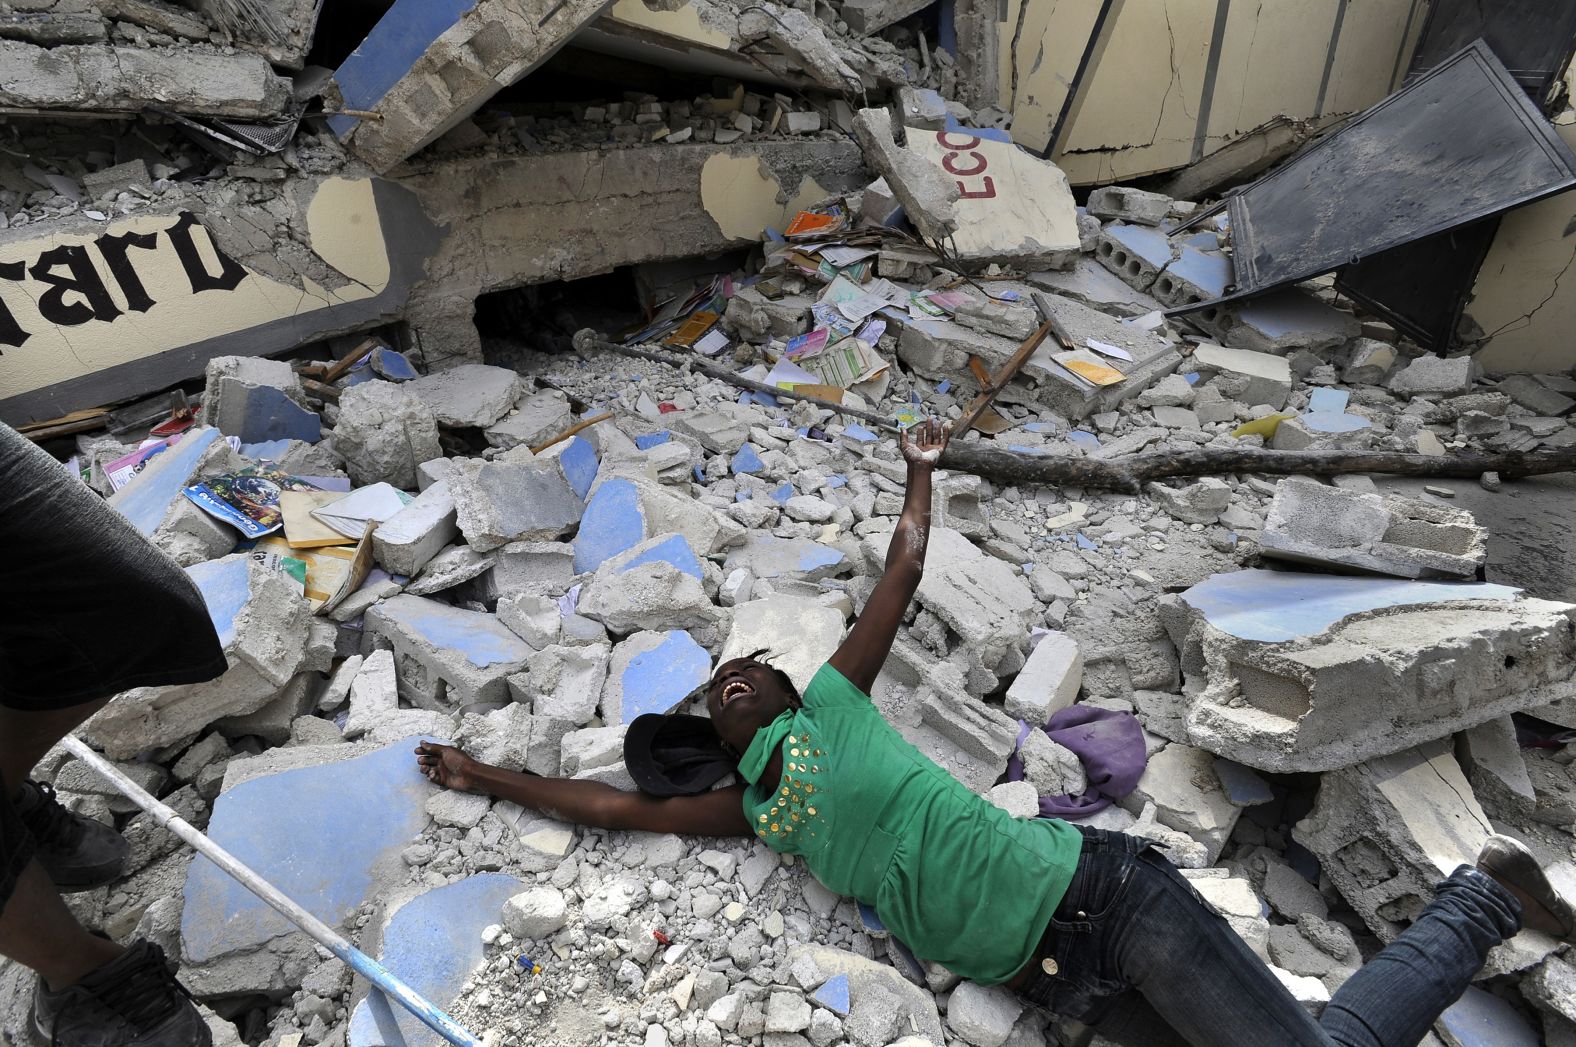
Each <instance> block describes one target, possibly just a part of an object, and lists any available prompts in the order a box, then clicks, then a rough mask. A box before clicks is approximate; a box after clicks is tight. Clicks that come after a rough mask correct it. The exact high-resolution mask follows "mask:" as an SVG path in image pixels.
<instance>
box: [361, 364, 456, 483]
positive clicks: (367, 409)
mask: <svg viewBox="0 0 1576 1047" xmlns="http://www.w3.org/2000/svg"><path fill="white" fill-rule="evenodd" d="M411 384H412V383H410V382H406V383H404V384H396V383H394V382H379V381H371V382H362V383H361V384H360V385H354V386H351V387H350V388H349V389H346V390H345V391H344V393H343V394H342V395H341V396H340V398H339V420H338V421H337V422H336V423H335V425H334V449H335V450H337V451H338V452H339V453H340V454H341V455H343V456H344V459H345V471H346V472H348V473H349V474H350V478H351V479H352V480H354V481H355V482H356V483H357V484H358V485H363V486H365V485H367V484H375V483H390V484H393V485H394V486H395V487H398V488H399V489H400V490H402V491H413V490H415V489H416V486H417V484H416V467H417V466H419V465H420V464H421V463H423V462H426V461H431V460H432V459H434V458H441V457H443V449H442V448H441V447H439V446H438V424H437V420H436V418H435V417H434V415H433V413H432V410H431V409H430V408H429V407H428V406H427V405H426V404H424V403H423V402H422V401H421V400H420V399H419V398H418V397H417V396H416V395H415V394H414V393H412V392H411V391H410V386H411Z"/></svg>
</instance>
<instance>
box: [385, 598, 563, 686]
mask: <svg viewBox="0 0 1576 1047" xmlns="http://www.w3.org/2000/svg"><path fill="white" fill-rule="evenodd" d="M379 611H380V613H382V614H386V615H387V616H388V617H389V618H391V619H393V620H394V621H397V622H399V623H401V624H402V625H404V626H405V627H406V628H407V629H409V630H410V631H411V632H413V633H415V634H417V635H419V636H421V637H422V638H423V639H425V640H426V641H427V642H428V643H430V644H432V645H433V646H434V647H438V648H446V649H449V650H455V651H459V652H461V653H463V654H464V655H465V659H466V661H468V662H470V663H471V664H472V665H474V666H476V667H477V668H478V669H485V668H487V666H489V665H497V664H499V663H502V662H522V661H524V660H525V659H527V658H529V657H530V656H531V655H532V653H534V652H533V649H532V648H531V646H530V645H529V644H527V643H526V642H525V641H524V640H522V639H520V638H519V637H518V636H516V635H515V634H514V633H513V632H511V631H510V630H509V628H508V627H507V626H506V625H504V624H503V623H502V622H500V621H499V620H498V617H497V616H496V615H491V614H486V613H484V612H482V611H468V610H466V609H464V608H462V607H450V606H449V605H448V604H446V603H439V602H438V601H437V600H428V599H426V598H424V597H420V596H405V595H401V596H396V597H394V598H392V599H389V600H385V601H383V603H381V604H380V605H379Z"/></svg>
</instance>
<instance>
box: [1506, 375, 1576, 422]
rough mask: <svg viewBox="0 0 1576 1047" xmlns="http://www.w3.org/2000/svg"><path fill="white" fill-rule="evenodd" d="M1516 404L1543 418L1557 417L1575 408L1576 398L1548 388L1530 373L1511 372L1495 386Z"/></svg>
mask: <svg viewBox="0 0 1576 1047" xmlns="http://www.w3.org/2000/svg"><path fill="white" fill-rule="evenodd" d="M1495 388H1496V389H1498V390H1499V391H1500V392H1502V393H1504V394H1505V395H1506V396H1508V397H1510V398H1511V400H1513V401H1515V402H1516V403H1517V404H1519V405H1521V406H1522V407H1525V408H1526V409H1527V410H1529V411H1531V412H1532V413H1533V414H1535V415H1538V416H1539V417H1543V418H1558V417H1560V416H1561V415H1566V414H1569V413H1570V412H1571V410H1572V409H1573V408H1576V400H1573V399H1571V398H1570V397H1569V396H1566V395H1565V394H1564V393H1561V392H1558V391H1557V390H1554V389H1550V388H1549V387H1548V386H1546V385H1544V384H1543V383H1542V382H1540V381H1538V380H1537V379H1536V378H1533V377H1532V376H1531V375H1525V374H1513V375H1509V376H1507V377H1505V378H1502V379H1500V381H1499V383H1498V384H1497V385H1496V386H1495Z"/></svg>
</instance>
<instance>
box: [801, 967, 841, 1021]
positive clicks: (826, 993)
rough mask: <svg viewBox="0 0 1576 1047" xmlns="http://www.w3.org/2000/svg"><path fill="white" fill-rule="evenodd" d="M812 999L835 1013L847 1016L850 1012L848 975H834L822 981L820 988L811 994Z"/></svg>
mask: <svg viewBox="0 0 1576 1047" xmlns="http://www.w3.org/2000/svg"><path fill="white" fill-rule="evenodd" d="M810 999H812V1000H814V1001H815V1002H816V1003H818V1004H820V1005H821V1006H822V1007H825V1008H826V1009H827V1010H829V1011H831V1012H832V1013H833V1014H839V1015H843V1016H845V1017H846V1016H847V1014H848V975H846V974H834V975H832V977H830V978H828V979H827V980H826V981H824V982H822V983H821V987H820V988H819V989H817V990H815V992H813V993H811V994H810Z"/></svg>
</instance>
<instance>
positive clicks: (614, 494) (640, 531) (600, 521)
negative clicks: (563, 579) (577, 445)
mask: <svg viewBox="0 0 1576 1047" xmlns="http://www.w3.org/2000/svg"><path fill="white" fill-rule="evenodd" d="M650 534H651V522H650V519H649V517H648V515H647V513H646V510H645V508H644V507H643V505H642V504H641V500H640V489H639V488H638V487H637V486H636V485H635V483H634V481H632V480H626V479H624V478H623V477H614V478H612V479H609V480H605V481H603V482H602V483H600V484H598V485H597V486H596V488H595V489H594V490H593V491H592V492H591V497H590V499H589V500H587V502H586V506H585V512H584V514H583V515H582V516H581V519H580V529H579V531H578V532H577V533H576V534H575V540H574V551H575V559H574V570H575V573H576V574H585V573H587V572H591V571H595V570H596V569H597V568H598V567H600V566H602V564H603V562H605V561H606V560H608V559H609V558H611V557H613V556H617V555H618V554H619V553H622V552H626V551H628V550H630V549H633V548H634V547H635V546H637V545H639V544H640V543H641V542H643V541H645V540H646V538H647V537H648V536H649V535H650Z"/></svg>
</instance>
